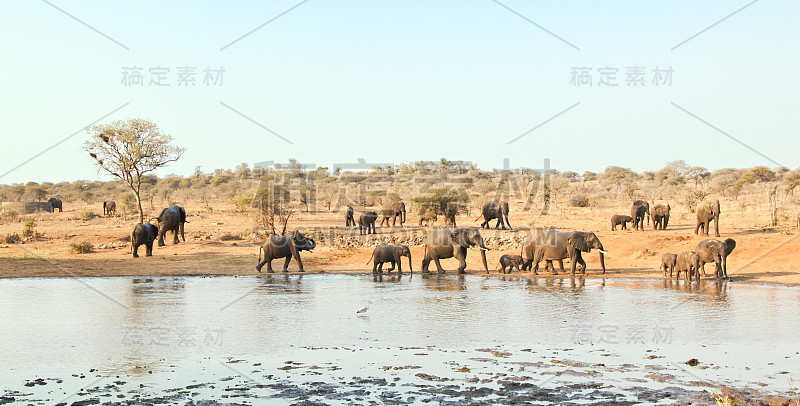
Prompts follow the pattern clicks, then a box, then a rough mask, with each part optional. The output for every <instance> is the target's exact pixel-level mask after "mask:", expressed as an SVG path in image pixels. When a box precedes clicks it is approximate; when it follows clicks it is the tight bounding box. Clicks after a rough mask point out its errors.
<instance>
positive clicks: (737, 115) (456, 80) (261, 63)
mask: <svg viewBox="0 0 800 406" xmlns="http://www.w3.org/2000/svg"><path fill="white" fill-rule="evenodd" d="M48 1H50V3H48V2H44V1H25V2H22V1H8V0H6V1H3V2H0V34H1V35H2V40H0V55H2V57H3V58H2V60H3V62H2V63H1V64H0V92H2V99H0V104H2V105H1V106H0V107H1V108H0V121H2V127H0V128H2V130H1V131H2V134H3V141H4V142H3V148H0V174H2V173H6V172H7V171H9V170H11V169H12V168H14V167H15V166H17V165H18V164H20V163H22V162H24V161H25V160H27V159H29V158H30V157H33V156H35V155H36V154H38V153H40V152H41V151H42V150H44V149H45V148H48V147H50V146H52V145H53V144H55V143H57V142H59V141H60V140H62V139H63V138H65V137H67V136H68V135H70V134H72V133H74V132H75V131H78V130H79V129H81V128H82V127H84V126H86V125H87V124H89V123H91V122H93V121H95V120H97V119H98V118H100V117H102V116H104V115H106V114H108V113H109V112H111V111H113V110H115V109H117V108H118V107H120V106H122V105H124V104H125V103H129V104H128V105H127V106H126V107H124V108H122V109H120V110H119V111H117V112H116V113H114V114H112V115H110V116H109V117H108V118H106V119H105V120H103V121H104V122H107V121H111V120H115V119H126V118H130V117H142V118H148V119H151V120H153V121H154V122H155V123H156V124H158V125H159V127H160V128H162V130H164V131H165V132H167V133H169V134H171V135H172V136H173V137H175V140H176V143H177V144H178V145H181V146H184V147H186V148H187V152H186V154H185V156H184V158H183V159H182V160H181V161H180V162H178V163H175V164H173V165H171V166H170V167H168V168H166V169H165V170H164V171H161V172H160V174H162V175H163V174H166V173H177V174H181V175H189V174H191V172H192V171H193V169H194V167H195V165H201V166H202V168H203V169H204V170H206V171H210V170H213V169H215V168H233V167H234V166H236V165H237V164H239V163H240V162H247V163H248V164H250V165H252V164H253V163H254V162H259V161H265V160H275V161H278V162H286V161H287V160H288V159H289V158H295V159H298V160H300V161H302V162H314V163H316V164H317V165H322V166H329V167H330V166H332V165H333V163H336V162H355V161H356V159H357V158H365V159H366V160H367V161H368V162H394V163H400V162H409V161H416V160H438V159H439V158H441V157H446V158H448V159H461V160H468V161H473V162H475V163H477V164H478V165H479V166H480V167H481V168H484V169H490V168H493V167H501V166H502V162H503V158H509V159H510V162H511V166H512V167H517V166H528V167H540V166H541V164H542V161H543V159H544V158H545V157H549V158H550V159H551V162H552V166H553V167H554V168H556V169H560V170H574V171H578V172H583V171H585V170H592V171H600V170H602V169H603V168H605V167H606V166H609V165H619V166H624V167H630V168H632V169H634V170H636V171H644V170H656V169H659V168H661V167H663V166H664V164H665V163H666V162H667V161H671V160H676V159H683V160H685V161H687V162H688V163H689V164H693V165H702V166H706V167H708V168H710V169H717V168H722V167H751V166H756V165H767V166H770V167H774V166H776V165H775V164H774V163H773V162H771V161H770V160H768V159H766V158H764V157H762V156H760V155H759V154H757V153H755V152H752V151H750V150H748V149H747V148H745V147H743V146H742V145H740V144H737V143H736V142H734V141H732V140H730V139H729V138H728V137H726V136H725V135H723V134H720V133H719V132H717V131H715V130H714V129H712V128H710V127H709V126H707V125H706V124H704V123H702V122H701V121H699V120H698V119H697V118H695V117H692V116H691V115H689V114H688V113H686V112H684V111H682V110H680V109H679V108H678V107H675V105H673V104H672V103H675V104H677V105H678V106H680V107H682V108H684V109H686V110H687V111H689V112H691V113H692V114H694V115H696V116H697V117H699V118H702V119H703V120H706V121H707V122H709V123H711V124H713V125H715V126H717V127H718V128H720V129H721V130H723V131H725V132H727V133H728V134H730V135H731V136H733V137H735V138H737V139H739V140H740V141H741V142H743V143H745V144H748V145H750V146H751V147H752V148H754V149H756V150H757V151H759V152H760V153H762V154H764V155H766V156H767V157H769V159H771V160H774V161H776V162H779V163H781V164H783V165H786V166H788V167H791V168H796V167H798V155H797V153H796V152H795V148H794V147H795V146H796V145H797V141H796V137H797V135H798V128H800V115H798V114H796V112H797V111H798V110H800V101H798V96H797V95H798V89H799V88H800V79H798V75H797V74H796V73H795V70H796V69H797V67H798V66H800V63H799V62H800V50H799V49H798V47H797V45H796V40H797V38H800V28H799V27H798V24H797V21H798V16H800V3H799V2H797V1H790V0H783V1H773V0H762V1H756V2H755V3H752V4H751V5H749V6H747V7H746V8H744V9H743V10H741V11H740V12H738V13H736V14H735V15H733V16H731V17H730V18H728V19H726V20H724V21H722V22H720V23H719V24H717V25H716V26H714V27H712V28H710V29H708V30H707V31H706V32H704V33H702V34H700V35H698V36H697V37H695V38H694V39H692V40H690V41H688V42H686V43H684V44H682V45H681V46H679V47H677V48H675V49H674V50H673V49H672V48H673V47H675V46H676V45H678V44H679V43H681V42H682V41H684V40H686V39H687V38H689V37H691V36H693V35H695V34H697V33H698V32H700V31H701V30H703V29H706V28H707V27H709V26H710V25H712V24H714V23H715V22H717V21H719V20H720V19H722V18H723V17H725V16H727V15H729V14H730V13H732V12H734V11H736V10H737V9H740V8H742V7H743V6H745V5H747V4H748V3H750V2H749V1H704V2H696V1H672V2H663V1H659V2H656V1H612V2H596V1H572V2H556V1H549V2H546V1H521V0H508V1H505V0H503V4H506V5H507V6H508V7H510V8H512V9H514V10H516V11H517V12H519V13H521V14H523V15H525V16H527V17H528V18H530V19H531V20H533V21H535V22H536V23H538V24H540V25H541V26H543V27H545V28H547V29H548V30H550V31H551V32H552V33H554V34H556V35H558V36H560V37H561V38H563V39H564V40H565V41H567V42H569V43H570V44H572V45H574V46H576V47H578V48H580V50H577V49H575V48H573V47H572V46H571V45H569V44H567V43H565V42H564V41H562V40H560V39H558V38H556V37H554V36H552V35H550V34H548V33H547V32H545V31H543V30H542V29H540V28H539V27H537V26H535V25H533V24H531V23H529V22H527V21H525V20H524V19H522V18H520V17H519V16H517V15H515V14H513V13H512V12H510V11H509V10H507V9H505V8H503V7H502V6H501V5H499V4H498V3H496V2H493V1H491V0H472V1H458V2H457V1H437V2H430V1H395V2H389V1H347V0H345V1H337V2H332V1H324V0H309V1H307V2H305V3H303V4H302V5H300V6H298V7H297V8H295V9H294V10H292V11H290V12H288V13H286V14H285V15H284V16H282V17H280V18H278V19H276V20H275V21H273V22H271V23H269V24H267V25H265V26H263V27H262V28H260V29H258V30H257V31H255V32H253V33H252V34H250V35H248V36H246V37H245V38H243V39H241V40H240V41H238V42H235V43H233V44H232V45H230V46H229V47H227V48H225V49H224V50H221V49H220V48H222V47H224V46H225V45H227V44H230V43H231V42H232V41H234V40H236V39H237V38H239V37H241V36H242V35H244V34H246V33H247V32H249V31H251V30H253V29H254V28H256V27H258V26H259V25H262V24H263V23H265V22H266V21H268V20H270V19H272V18H273V17H275V16H276V15H278V14H280V13H282V12H284V11H285V10H287V9H289V8H290V7H292V6H294V5H296V4H298V1H296V0H295V1H283V0H281V1H271V2H258V1H250V2H235V3H210V2H173V3H168V4H162V2H154V1H142V2H135V3H120V2H88V1H67V0H48ZM265 3H266V4H265ZM54 6H57V7H59V8H61V9H63V10H64V11H66V12H68V13H70V14H71V15H73V16H74V17H75V18H77V19H80V20H81V21H83V22H85V23H86V24H88V25H90V26H92V27H94V28H95V29H97V30H99V31H101V32H102V33H103V34H105V35H107V36H108V37H111V38H113V40H115V41H117V42H119V43H121V44H122V45H124V47H127V48H128V49H127V50H126V49H125V48H124V47H123V46H121V45H119V44H117V43H115V42H113V41H112V40H110V39H108V38H106V37H104V36H103V35H101V34H99V33H97V32H95V31H93V30H92V29H90V28H88V27H86V26H85V25H83V24H81V23H80V22H78V21H76V20H75V19H73V18H71V17H69V16H68V15H65V14H64V13H63V12H62V11H59V10H58V9H56V8H55V7H54ZM129 66H138V67H143V68H144V70H145V84H144V86H140V87H126V86H123V85H122V83H121V82H122V69H123V67H129ZM158 66H162V67H168V68H170V73H169V74H168V75H167V79H168V81H169V82H170V84H171V85H170V86H168V87H157V86H154V85H148V82H149V79H150V77H149V73H148V72H147V70H148V69H149V68H153V67H158ZM180 66H195V67H197V68H198V71H199V72H198V75H197V77H196V79H197V82H198V83H197V86H195V87H179V86H177V85H176V80H177V73H176V68H177V67H180ZM206 66H210V67H214V68H218V67H220V66H221V67H223V68H224V69H225V73H224V83H223V84H222V86H205V85H204V84H203V83H202V80H203V72H202V71H203V69H205V67H206ZM575 66H586V67H589V68H592V69H593V72H592V76H593V82H594V83H593V84H594V85H593V86H574V85H572V84H571V83H570V79H571V76H570V71H571V68H572V67H575ZM606 66H608V67H612V68H616V69H618V70H619V72H618V74H617V82H618V83H619V84H620V86H618V87H607V86H598V85H597V81H598V80H599V79H600V75H599V74H598V72H597V68H600V67H606ZM629 66H641V67H644V68H645V69H646V72H647V73H646V75H645V79H646V86H644V87H629V86H626V83H625V71H626V68H627V67H629ZM670 66H671V67H672V69H673V76H672V85H671V86H660V87H656V86H654V85H653V84H652V83H651V80H652V70H653V69H655V68H656V67H660V68H667V67H670ZM221 102H222V103H225V104H227V105H228V106H230V107H232V108H234V109H236V110H238V111H239V112H241V113H242V114H244V115H247V116H248V117H250V118H251V119H252V120H255V121H256V122H258V123H260V124H261V125H263V126H266V127H268V128H270V129H272V130H274V131H275V132H277V133H279V134H280V135H281V136H283V137H285V138H287V139H289V140H291V141H292V142H293V144H288V143H286V142H284V141H282V140H281V139H279V138H277V137H276V136H274V135H272V134H270V133H269V132H267V131H265V130H263V129H262V128H260V127H259V126H257V125H255V124H253V123H252V122H250V121H248V120H247V119H245V118H243V117H242V116H240V115H238V114H237V113H235V112H233V111H231V110H230V109H229V108H227V107H225V106H224V105H222V104H221ZM576 103H580V104H578V105H577V106H575V107H573V108H572V109H570V110H568V111H566V112H564V113H563V114H561V115H560V116H558V117H556V118H553V119H552V120H551V121H549V122H547V123H546V124H544V125H542V126H541V127H539V128H537V129H536V130H535V131H533V132H531V133H530V134H528V135H526V136H525V137H522V138H520V139H519V140H517V141H515V142H513V143H512V144H510V145H509V144H508V142H509V141H510V140H512V139H514V138H516V137H517V136H519V135H520V134H522V133H524V132H526V131H528V130H529V129H531V128H533V127H535V126H537V125H539V124H541V123H543V122H545V121H547V120H548V119H550V118H552V117H553V116H554V115H556V114H558V113H559V112H562V111H564V110H565V109H567V108H569V107H570V106H573V105H575V104H576ZM85 139H86V135H85V133H84V132H81V133H80V134H78V135H76V136H74V137H72V138H71V139H69V140H67V141H65V142H64V143H62V144H60V145H58V146H57V147H55V148H53V149H52V150H50V151H48V152H46V153H45V154H43V155H41V156H40V157H38V158H36V159H34V160H32V161H31V162H30V163H28V164H26V165H24V166H22V167H20V168H19V169H17V170H15V171H12V172H10V173H8V174H7V175H5V176H3V177H2V178H0V183H13V182H25V181H36V182H41V181H62V180H76V179H97V178H101V179H106V177H105V176H103V177H99V176H98V175H97V171H96V168H95V167H94V166H93V164H92V162H91V160H90V159H89V158H88V157H87V156H86V154H85V153H84V152H83V151H82V149H81V147H82V145H83V141H84V140H85ZM656 139H660V140H658V141H657V140H656Z"/></svg>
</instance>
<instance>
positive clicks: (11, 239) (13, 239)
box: [3, 233, 22, 244]
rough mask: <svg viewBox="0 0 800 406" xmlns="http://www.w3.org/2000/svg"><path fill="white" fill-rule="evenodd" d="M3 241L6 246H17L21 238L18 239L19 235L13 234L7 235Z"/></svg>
mask: <svg viewBox="0 0 800 406" xmlns="http://www.w3.org/2000/svg"><path fill="white" fill-rule="evenodd" d="M3 240H4V241H5V243H6V244H17V243H19V242H20V241H22V238H20V236H19V234H17V233H14V234H9V235H7V236H5V238H3Z"/></svg>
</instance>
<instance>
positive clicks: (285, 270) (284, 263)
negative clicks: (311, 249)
mask: <svg viewBox="0 0 800 406" xmlns="http://www.w3.org/2000/svg"><path fill="white" fill-rule="evenodd" d="M291 260H292V256H291V255H289V256H288V257H286V261H284V262H283V272H289V262H290V261H291Z"/></svg>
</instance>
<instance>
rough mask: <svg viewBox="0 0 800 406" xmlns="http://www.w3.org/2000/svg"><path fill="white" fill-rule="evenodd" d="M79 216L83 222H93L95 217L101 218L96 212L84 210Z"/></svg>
mask: <svg viewBox="0 0 800 406" xmlns="http://www.w3.org/2000/svg"><path fill="white" fill-rule="evenodd" d="M78 216H80V218H81V220H83V221H89V220H91V219H93V218H95V217H100V215H99V214H97V213H95V212H93V211H91V210H84V209H81V211H80V212H78Z"/></svg>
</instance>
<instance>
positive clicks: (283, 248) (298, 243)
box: [256, 231, 317, 273]
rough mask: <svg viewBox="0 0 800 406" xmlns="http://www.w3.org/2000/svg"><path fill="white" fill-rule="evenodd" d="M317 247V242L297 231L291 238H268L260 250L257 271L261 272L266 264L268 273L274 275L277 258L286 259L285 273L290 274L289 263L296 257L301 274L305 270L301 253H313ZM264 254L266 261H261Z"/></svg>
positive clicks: (280, 236)
mask: <svg viewBox="0 0 800 406" xmlns="http://www.w3.org/2000/svg"><path fill="white" fill-rule="evenodd" d="M316 247H317V242H316V241H314V240H313V239H312V238H310V237H306V236H304V235H303V234H302V233H301V232H299V231H295V232H293V233H292V234H291V235H290V236H286V235H271V236H269V237H267V239H266V240H265V241H264V244H263V245H262V246H261V247H260V248H259V249H258V265H256V270H257V271H258V272H261V268H263V267H264V264H267V272H269V273H273V272H275V271H273V270H272V260H273V259H275V258H286V262H284V263H283V272H289V261H291V260H292V257H294V259H295V261H297V266H299V267H300V272H305V270H304V269H303V261H302V260H300V251H303V250H305V251H311V250H313V249H314V248H316ZM262 251H263V252H264V260H263V261H262V260H261V252H262Z"/></svg>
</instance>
